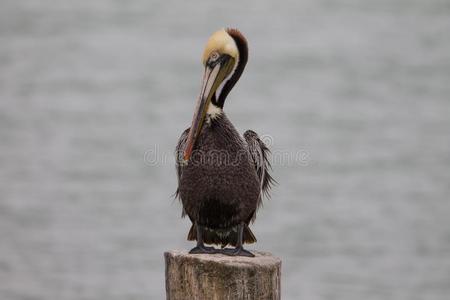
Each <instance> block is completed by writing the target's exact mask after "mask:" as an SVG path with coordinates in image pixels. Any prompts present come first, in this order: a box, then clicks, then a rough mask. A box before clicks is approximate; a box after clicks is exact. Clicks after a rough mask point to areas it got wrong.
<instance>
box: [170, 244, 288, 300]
mask: <svg viewBox="0 0 450 300" xmlns="http://www.w3.org/2000/svg"><path fill="white" fill-rule="evenodd" d="M252 253H254V254H255V257H230V256H226V255H222V254H212V255H207V254H188V253H187V251H179V250H172V251H169V252H165V253H164V257H165V261H166V299H167V300H187V299H188V300H206V299H208V300H238V299H246V300H253V299H256V300H279V299H280V277H281V260H280V259H279V258H277V257H275V256H273V255H272V254H270V253H268V252H258V251H252Z"/></svg>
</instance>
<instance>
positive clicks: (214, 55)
mask: <svg viewBox="0 0 450 300" xmlns="http://www.w3.org/2000/svg"><path fill="white" fill-rule="evenodd" d="M219 57H220V55H219V53H218V52H213V53H212V54H211V56H210V57H209V60H210V61H211V62H213V61H216V60H218V59H219Z"/></svg>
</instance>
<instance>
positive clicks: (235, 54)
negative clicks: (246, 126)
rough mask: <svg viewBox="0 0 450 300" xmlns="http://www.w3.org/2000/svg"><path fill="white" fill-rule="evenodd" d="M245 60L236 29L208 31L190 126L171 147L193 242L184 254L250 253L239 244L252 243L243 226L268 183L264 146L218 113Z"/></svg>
mask: <svg viewBox="0 0 450 300" xmlns="http://www.w3.org/2000/svg"><path fill="white" fill-rule="evenodd" d="M247 59H248V46H247V41H246V39H245V38H244V36H243V35H242V34H241V33H240V32H239V31H238V30H236V29H223V30H219V31H217V32H216V33H214V34H213V35H212V36H211V37H210V38H209V40H208V42H207V44H206V47H205V51H204V53H203V65H204V66H205V71H204V76H203V81H202V88H201V92H200V96H199V98H198V102H197V107H196V110H195V113H194V117H193V120H192V125H191V127H190V128H188V129H186V130H185V131H184V132H183V133H182V135H181V137H180V139H179V141H178V144H177V147H176V154H177V175H178V189H177V192H176V194H177V196H178V197H179V198H180V200H181V202H182V204H183V216H185V215H188V216H189V218H190V220H191V221H192V227H191V229H190V231H189V234H188V240H196V241H197V246H196V247H195V248H193V249H191V251H190V253H211V254H212V253H223V254H227V255H241V256H253V254H252V253H251V252H249V251H247V250H245V249H244V248H243V244H244V243H254V242H256V238H255V236H254V235H253V233H252V231H251V230H250V228H249V227H248V226H249V223H250V222H251V221H252V220H254V219H255V217H256V211H257V209H258V207H259V206H260V204H261V201H262V196H263V194H268V191H269V189H270V186H271V184H272V182H273V179H272V177H271V176H270V174H269V173H268V170H269V168H270V163H269V161H268V153H269V150H268V148H267V147H266V145H264V143H263V142H262V141H261V140H260V139H259V137H258V135H257V134H256V133H255V132H253V131H251V130H248V131H246V132H245V133H244V135H243V137H242V136H241V135H240V134H239V133H238V131H237V130H236V129H235V127H234V126H233V124H232V123H231V122H230V120H229V119H228V117H227V116H226V115H225V113H224V112H223V106H224V102H225V99H226V97H227V95H228V93H229V92H230V91H231V89H232V88H233V86H234V85H235V84H236V82H237V81H238V80H239V78H240V76H241V74H242V72H243V70H244V68H245V65H246V63H247ZM205 244H215V245H220V246H221V247H222V249H216V248H214V247H207V246H205ZM228 245H231V246H234V248H225V247H226V246H228Z"/></svg>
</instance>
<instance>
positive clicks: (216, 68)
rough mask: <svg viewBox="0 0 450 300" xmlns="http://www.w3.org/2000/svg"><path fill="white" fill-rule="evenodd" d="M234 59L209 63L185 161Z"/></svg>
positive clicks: (187, 145) (187, 143)
mask: <svg viewBox="0 0 450 300" xmlns="http://www.w3.org/2000/svg"><path fill="white" fill-rule="evenodd" d="M233 60H234V59H233V58H231V57H229V56H227V57H224V58H223V59H221V60H220V61H218V62H217V63H216V64H215V65H212V66H210V65H207V66H206V67H205V72H204V74H203V80H202V88H201V92H200V96H199V97H198V100H197V107H196V109H195V113H194V117H193V119H192V125H191V129H190V130H189V135H188V139H187V142H186V148H185V150H184V155H183V159H184V161H185V162H187V161H189V159H190V157H191V155H192V151H193V149H194V145H195V141H196V140H197V137H198V135H199V133H200V132H201V130H202V126H203V122H204V120H205V117H206V112H207V110H208V106H209V105H210V102H211V98H212V96H213V95H214V93H215V92H216V90H217V88H218V87H219V85H220V83H221V82H222V81H223V80H224V79H225V77H226V76H227V75H228V74H229V73H230V71H231V68H230V67H232V63H234V61H233Z"/></svg>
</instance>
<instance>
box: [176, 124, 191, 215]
mask: <svg viewBox="0 0 450 300" xmlns="http://www.w3.org/2000/svg"><path fill="white" fill-rule="evenodd" d="M188 134H189V128H188V129H186V130H185V131H183V133H182V134H181V136H180V139H179V140H178V144H177V146H176V148H175V159H176V169H177V177H178V187H177V191H176V192H175V197H178V196H179V187H180V179H181V175H182V173H183V152H184V149H185V148H186V141H187V138H188ZM183 214H184V212H183Z"/></svg>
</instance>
